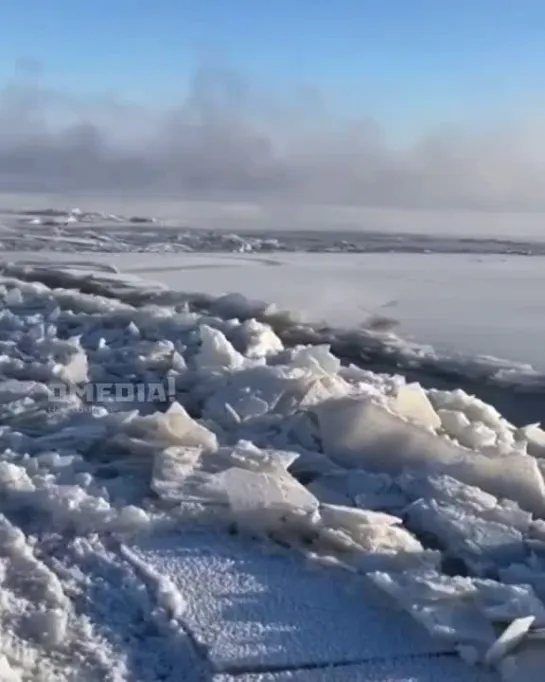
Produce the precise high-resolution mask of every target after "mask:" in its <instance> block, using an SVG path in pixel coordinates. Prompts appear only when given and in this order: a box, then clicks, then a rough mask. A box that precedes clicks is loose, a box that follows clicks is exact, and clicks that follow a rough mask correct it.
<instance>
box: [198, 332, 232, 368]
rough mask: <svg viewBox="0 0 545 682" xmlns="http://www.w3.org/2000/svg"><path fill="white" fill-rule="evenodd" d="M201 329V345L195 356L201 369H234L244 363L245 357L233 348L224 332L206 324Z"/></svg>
mask: <svg viewBox="0 0 545 682" xmlns="http://www.w3.org/2000/svg"><path fill="white" fill-rule="evenodd" d="M199 331H200V337H201V346H200V348H199V352H198V353H197V355H196V356H195V364H196V365H197V367H198V368H199V369H208V370H233V369H240V368H241V367H242V366H243V365H244V357H243V356H242V355H241V354H240V353H239V352H238V351H236V350H235V349H234V348H233V345H232V344H231V342H230V341H228V339H227V338H226V336H225V334H223V332H221V331H220V330H219V329H214V328H213V327H209V326H208V325H206V324H202V325H201V326H200V327H199Z"/></svg>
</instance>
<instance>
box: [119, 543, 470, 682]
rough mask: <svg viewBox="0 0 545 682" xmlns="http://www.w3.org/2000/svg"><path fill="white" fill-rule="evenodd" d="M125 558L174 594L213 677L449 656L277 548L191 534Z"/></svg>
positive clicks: (371, 591) (331, 572) (355, 586)
mask: <svg viewBox="0 0 545 682" xmlns="http://www.w3.org/2000/svg"><path fill="white" fill-rule="evenodd" d="M131 551H132V552H133V553H134V554H135V555H137V556H138V557H139V559H140V560H141V561H142V562H145V563H146V564H147V565H148V566H149V567H150V568H151V569H153V570H154V571H155V572H156V573H158V574H161V575H164V576H167V577H168V578H169V580H170V582H171V583H172V584H173V585H174V587H175V588H176V589H177V590H179V592H180V594H181V595H182V597H183V598H184V600H185V604H186V608H185V611H184V623H185V626H186V628H188V629H189V630H190V631H191V632H192V633H193V637H194V638H195V640H196V641H197V642H198V643H199V644H201V645H203V646H204V647H206V649H207V650H208V654H209V660H210V661H211V663H212V665H213V667H214V669H215V670H216V671H218V672H220V671H226V672H228V671H238V672H242V671H244V670H267V669H278V668H284V667H286V668H287V667H290V668H293V667H298V666H319V665H337V664H346V663H354V662H359V661H362V660H370V659H382V660H384V659H389V658H393V657H396V658H397V657H399V656H422V655H425V654H434V653H437V652H440V651H450V652H453V651H454V650H453V648H452V647H451V646H450V645H447V644H444V643H443V642H437V641H435V640H433V639H432V638H431V637H429V635H427V633H426V632H425V631H424V629H423V628H422V629H421V628H419V627H418V626H415V624H414V623H413V622H412V621H411V619H410V618H409V617H408V616H406V615H405V614H404V613H402V612H397V611H395V610H393V611H392V610H390V609H389V608H385V606H384V602H383V599H382V598H381V595H380V593H379V592H378V593H377V591H376V589H375V588H374V587H373V586H372V585H371V584H369V583H368V582H367V581H366V580H365V579H363V578H361V577H357V576H354V575H352V574H350V573H348V572H346V571H341V570H340V569H334V568H323V567H321V566H319V565H317V564H315V563H309V562H306V561H305V560H304V559H303V558H302V557H301V556H299V555H297V554H295V553H292V552H284V551H282V550H280V549H279V548H278V547H275V546H270V545H265V544H263V543H259V542H255V541H252V540H250V539H248V538H244V537H241V536H237V537H229V536H226V535H223V534H221V533H217V534H216V533H212V532H210V533H208V532H197V531H193V532H186V533H179V534H175V533H170V534H164V535H159V536H157V535H156V536H155V537H153V538H149V539H144V540H142V541H141V542H139V543H138V544H136V545H132V546H131ZM468 679H471V678H469V677H468ZM381 682H382V681H381Z"/></svg>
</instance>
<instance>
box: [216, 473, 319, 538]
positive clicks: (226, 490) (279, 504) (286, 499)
mask: <svg viewBox="0 0 545 682" xmlns="http://www.w3.org/2000/svg"><path fill="white" fill-rule="evenodd" d="M207 490H209V491H210V492H212V491H215V490H217V491H218V494H219V495H222V496H223V495H224V496H225V497H226V498H227V500H228V502H229V506H230V508H231V512H232V514H233V517H234V520H235V521H236V522H237V523H238V524H239V525H240V526H241V527H244V528H252V529H255V530H257V531H266V530H272V529H274V528H276V527H277V526H278V525H279V524H281V523H282V521H283V517H284V516H285V515H286V514H287V513H289V512H295V513H298V512H302V511H308V512H311V511H313V510H314V509H316V508H317V507H318V500H317V499H316V498H315V497H314V495H312V493H310V492H309V491H308V490H307V489H306V488H305V487H304V486H302V485H301V484H300V483H299V482H298V481H297V480H296V479H295V478H293V476H291V475H290V474H288V473H287V472H285V473H284V474H282V473H280V472H274V473H263V472H259V471H258V472H253V471H248V470H246V469H240V468H238V467H232V468H231V469H228V470H227V471H224V472H222V473H220V474H217V475H215V476H214V477H213V478H211V480H210V484H209V485H208V486H207Z"/></svg>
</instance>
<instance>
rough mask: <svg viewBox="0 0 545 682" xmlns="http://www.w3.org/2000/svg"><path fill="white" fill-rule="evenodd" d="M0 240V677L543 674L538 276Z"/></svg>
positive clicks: (314, 257)
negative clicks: (538, 423) (485, 399)
mask: <svg viewBox="0 0 545 682" xmlns="http://www.w3.org/2000/svg"><path fill="white" fill-rule="evenodd" d="M2 221H3V228H2V233H1V235H0V241H2V249H3V250H2V255H1V258H0V260H1V261H2V265H1V268H0V270H1V272H0V296H1V299H2V304H1V306H0V415H1V417H0V441H1V444H2V450H1V451H2V455H1V456H0V583H1V589H0V680H2V681H4V680H5V681H6V682H15V681H16V682H22V681H24V682H31V681H32V682H34V681H35V680H36V681H40V682H42V681H43V682H46V681H47V682H51V681H53V680H55V681H57V680H58V681H59V682H67V681H74V682H76V681H78V682H80V681H87V680H89V681H95V680H96V681H97V682H98V680H111V681H112V682H125V681H127V682H128V681H129V680H131V681H132V680H138V681H141V682H152V681H156V680H170V681H172V682H174V680H188V681H190V682H191V681H193V680H210V681H215V682H258V681H259V682H286V681H288V680H290V681H291V680H293V682H322V681H323V682H326V681H330V680H331V681H332V682H337V681H339V682H428V681H429V682H432V680H437V679H444V680H445V681H448V680H452V681H453V682H454V681H455V680H456V681H458V680H467V681H468V682H492V681H493V680H500V679H503V680H508V681H510V682H533V681H534V680H535V681H536V682H537V680H541V679H542V671H543V668H544V666H545V481H544V478H543V474H544V472H545V465H544V462H545V431H543V430H542V429H541V428H540V426H539V425H537V424H536V423H535V422H537V421H539V420H540V415H541V414H542V406H543V402H542V396H543V395H544V393H543V374H542V371H543V369H544V365H543V360H542V357H541V356H542V353H541V347H542V346H541V344H542V341H543V339H544V338H545V326H544V323H543V322H542V320H543V316H542V315H541V306H542V305H543V304H542V302H541V300H540V292H542V291H543V284H544V283H545V282H543V280H544V279H545V274H544V272H543V268H542V265H543V259H542V256H541V255H540V254H539V253H537V252H536V253H534V254H533V255H532V254H531V253H530V254H529V255H524V256H523V255H522V254H521V252H520V251H518V252H517V248H519V247H518V246H517V248H514V247H513V249H512V250H510V249H511V247H510V246H509V244H507V242H506V243H502V245H501V246H498V245H497V243H496V245H495V247H494V248H488V247H486V248H485V246H484V242H479V243H478V245H475V244H471V245H470V247H468V245H467V243H466V242H464V244H461V245H460V244H458V245H457V246H456V247H455V248H454V247H453V246H452V243H449V246H448V249H449V252H448V254H447V253H445V251H446V249H447V247H446V246H445V245H444V244H443V246H441V245H436V246H433V248H432V249H431V252H430V253H428V252H424V251H430V249H429V246H430V245H429V244H427V245H426V248H425V249H422V247H421V245H420V242H418V240H416V241H414V242H411V244H412V246H411V245H410V244H409V247H407V243H406V242H405V246H403V247H402V248H400V249H399V250H398V251H399V252H396V253H377V252H374V253H369V252H364V251H365V250H367V251H368V250H369V249H368V248H367V247H366V248H365V249H364V247H363V246H362V247H361V249H360V252H357V253H354V252H353V251H354V249H352V248H348V247H346V244H345V250H347V251H351V252H350V253H339V249H337V250H336V251H335V252H334V253H332V252H331V250H330V247H329V244H330V241H331V239H332V238H331V236H325V237H324V238H323V239H324V242H323V244H322V246H323V248H321V247H317V246H316V245H315V246H314V247H313V248H312V249H308V248H307V246H308V240H309V239H310V237H308V235H307V236H306V237H304V239H305V240H307V241H303V242H301V243H300V248H297V244H296V243H293V244H292V246H293V248H291V249H289V248H286V247H285V246H283V245H282V244H273V243H272V242H270V243H268V244H267V245H264V242H263V240H262V239H261V238H254V237H251V238H250V237H248V236H246V237H245V236H243V235H237V236H236V237H237V238H236V239H235V237H234V236H233V235H231V236H230V237H229V238H226V235H225V234H224V233H221V234H220V233H217V234H216V233H213V234H212V233H210V234H209V235H208V236H207V237H206V240H205V239H204V238H203V235H200V236H198V237H191V239H193V241H191V243H189V242H188V239H190V238H189V237H183V238H182V237H180V231H179V230H178V231H176V229H175V228H173V227H172V225H170V226H168V225H161V224H158V223H153V222H145V221H143V220H142V219H139V220H135V219H133V220H132V221H129V220H127V219H122V218H120V217H119V216H106V217H105V216H97V215H85V214H81V213H79V212H72V213H70V214H64V213H56V212H39V213H33V214H32V215H27V214H23V213H17V214H5V215H4V216H3V217H2ZM252 239H261V241H258V242H256V241H253V242H252ZM316 239H318V240H319V237H316V235H314V236H312V240H314V241H315V240H316ZM361 239H362V240H363V241H361V244H360V245H362V244H364V242H365V239H364V238H363V237H362V238H361ZM195 240H196V241H195ZM328 240H329V241H328ZM344 241H346V240H344ZM358 243H360V242H358ZM366 243H367V242H366ZM324 244H325V246H324ZM434 244H435V242H434ZM305 245H307V246H305ZM367 245H368V243H367ZM519 246H520V245H519ZM413 247H414V248H413ZM532 248H533V247H532V245H530V246H529V249H530V251H531V249H532ZM536 249H537V247H536ZM340 250H341V251H342V250H343V249H340ZM409 250H413V251H417V252H416V253H413V252H411V253H409V252H408V251H409ZM537 250H539V249H537ZM309 251H312V253H311V252H309ZM270 304H276V305H275V306H273V305H270ZM286 311H291V312H286ZM294 313H298V315H297V314H294ZM476 394H478V395H480V396H481V397H483V396H484V397H487V398H488V397H489V398H490V401H491V402H492V403H494V404H489V402H485V401H484V400H482V399H481V398H479V397H476ZM498 407H499V408H500V409H501V412H500V411H499V410H498V409H497V408H498ZM504 407H505V409H503V408H504ZM502 412H503V414H502Z"/></svg>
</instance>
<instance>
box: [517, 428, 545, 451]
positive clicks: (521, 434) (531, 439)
mask: <svg viewBox="0 0 545 682" xmlns="http://www.w3.org/2000/svg"><path fill="white" fill-rule="evenodd" d="M515 439H517V440H523V441H526V442H527V444H528V445H527V447H528V454H530V455H532V456H533V457H539V458H545V431H544V430H543V429H542V428H541V426H540V425H539V424H529V425H528V426H522V427H521V428H520V429H517V430H516V431H515Z"/></svg>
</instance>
